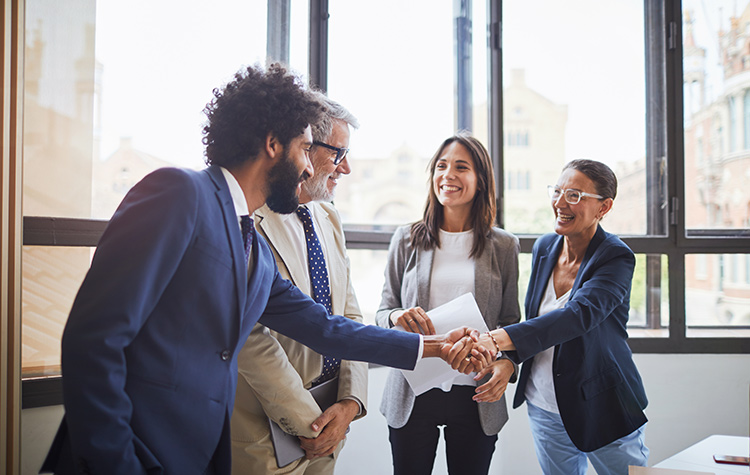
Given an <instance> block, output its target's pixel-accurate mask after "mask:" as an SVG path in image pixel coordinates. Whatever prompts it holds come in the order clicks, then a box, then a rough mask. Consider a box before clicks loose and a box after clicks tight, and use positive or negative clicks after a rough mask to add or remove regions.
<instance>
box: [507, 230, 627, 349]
mask: <svg viewBox="0 0 750 475" xmlns="http://www.w3.org/2000/svg"><path fill="white" fill-rule="evenodd" d="M634 269H635V256H634V255H633V252H632V251H631V250H630V249H629V248H628V247H626V246H625V245H624V244H623V245H612V244H611V243H610V242H606V241H605V242H604V243H602V244H601V245H600V248H599V249H598V250H597V251H596V252H595V253H594V255H593V257H592V258H591V260H590V262H589V263H588V264H586V268H585V269H582V270H580V271H582V272H583V275H582V277H581V280H582V284H581V286H580V288H578V289H577V290H576V291H575V293H574V294H573V296H572V297H571V299H570V300H569V301H568V303H567V304H566V305H565V306H564V307H563V308H561V309H558V310H554V311H552V312H549V313H546V314H544V315H540V316H538V317H535V318H530V319H528V320H526V321H524V322H521V323H518V324H515V325H510V326H508V327H506V328H505V331H507V332H508V336H509V337H510V339H511V340H512V341H513V344H514V345H515V347H516V353H515V354H516V355H517V359H518V361H519V362H520V361H526V360H527V359H529V358H531V357H533V356H534V355H536V354H537V353H539V352H541V351H544V350H545V349H547V348H550V347H552V346H555V345H559V344H561V343H565V342H567V341H570V340H572V339H574V338H577V337H579V336H581V335H583V334H585V333H587V332H588V331H590V330H591V329H592V328H594V327H596V326H597V325H599V324H601V323H602V322H603V321H604V320H605V319H606V318H608V317H609V316H610V315H611V314H612V313H613V311H614V310H615V308H617V307H618V306H619V305H623V304H624V303H627V298H628V295H629V293H630V285H631V281H632V278H633V272H634ZM529 292H531V289H529Z"/></svg>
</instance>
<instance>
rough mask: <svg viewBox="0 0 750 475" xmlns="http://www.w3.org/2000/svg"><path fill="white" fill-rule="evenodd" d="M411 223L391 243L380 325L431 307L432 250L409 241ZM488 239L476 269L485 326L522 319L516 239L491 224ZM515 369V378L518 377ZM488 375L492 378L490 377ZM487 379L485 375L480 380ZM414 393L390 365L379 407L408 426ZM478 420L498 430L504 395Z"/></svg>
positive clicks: (397, 424)
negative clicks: (411, 310)
mask: <svg viewBox="0 0 750 475" xmlns="http://www.w3.org/2000/svg"><path fill="white" fill-rule="evenodd" d="M410 229H411V226H410V225H409V226H402V227H400V228H398V229H397V230H396V232H395V233H394V235H393V238H392V239H391V244H390V246H389V248H388V262H387V264H386V269H385V284H384V285H383V295H382V298H381V301H380V309H379V310H378V311H377V313H376V315H375V320H376V322H377V324H378V325H380V326H382V327H386V328H390V327H392V326H393V323H392V322H391V319H390V315H391V313H392V312H393V311H395V310H400V309H405V308H411V307H417V306H419V307H422V308H424V309H425V310H429V309H428V308H427V305H428V303H429V301H430V279H431V276H432V261H433V255H434V252H433V251H432V250H425V249H414V248H412V246H411V244H410V242H409V241H410V235H411V233H410ZM489 239H490V242H489V243H488V245H487V246H486V247H485V249H484V252H483V253H482V255H481V256H479V257H478V258H476V265H475V270H474V298H475V299H476V301H477V305H478V306H479V310H480V311H481V312H482V316H483V317H484V320H485V321H486V322H487V327H488V328H490V329H495V328H499V327H503V326H505V325H510V324H512V323H517V322H518V321H520V319H521V313H520V309H519V304H518V253H519V250H520V247H519V243H518V238H516V237H515V236H513V235H512V234H510V233H508V232H506V231H503V230H502V229H499V228H493V229H492V233H491V236H490V238H489ZM517 370H518V368H517V367H516V373H515V374H514V375H513V378H512V380H511V382H515V379H516V374H518V371H517ZM486 379H489V377H488V378H486ZM482 382H484V380H483V381H482ZM414 399H415V395H414V392H413V391H412V390H411V387H410V386H409V383H408V382H407V381H406V379H405V378H404V377H403V375H402V374H401V371H398V370H391V372H390V374H389V375H388V380H387V381H386V384H385V390H384V392H383V400H382V403H381V405H380V412H382V413H383V415H384V416H385V418H386V420H387V422H388V425H389V426H391V427H394V428H401V427H403V426H404V425H406V422H407V421H408V420H409V416H410V415H411V411H412V408H413V407H414ZM479 419H480V422H481V424H482V429H483V431H484V433H485V434H487V435H495V434H497V433H498V432H500V429H502V428H503V426H504V425H505V423H506V422H507V420H508V409H507V406H506V404H505V396H504V395H503V397H502V398H501V399H500V400H499V401H496V402H493V403H479Z"/></svg>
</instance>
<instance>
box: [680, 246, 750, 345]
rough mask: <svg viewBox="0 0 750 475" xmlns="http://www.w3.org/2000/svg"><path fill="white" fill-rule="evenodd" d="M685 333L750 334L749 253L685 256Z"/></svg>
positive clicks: (742, 335)
mask: <svg viewBox="0 0 750 475" xmlns="http://www.w3.org/2000/svg"><path fill="white" fill-rule="evenodd" d="M685 311H686V318H687V321H686V322H687V328H688V329H687V336H688V337H704V336H706V337H719V336H722V337H743V338H747V337H750V254H688V255H687V256H685Z"/></svg>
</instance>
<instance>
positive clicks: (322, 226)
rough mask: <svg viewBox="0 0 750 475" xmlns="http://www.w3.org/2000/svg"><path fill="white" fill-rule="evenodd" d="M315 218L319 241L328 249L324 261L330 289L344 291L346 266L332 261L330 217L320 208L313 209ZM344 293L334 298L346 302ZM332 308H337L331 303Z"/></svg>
mask: <svg viewBox="0 0 750 475" xmlns="http://www.w3.org/2000/svg"><path fill="white" fill-rule="evenodd" d="M315 216H316V218H318V219H317V220H316V221H315V224H316V226H317V228H318V232H319V233H320V236H319V238H320V241H321V245H322V243H324V242H325V243H326V244H327V248H328V260H327V261H326V267H327V268H328V280H329V281H330V285H331V289H346V288H347V285H346V265H345V263H344V262H343V261H342V260H341V259H334V258H333V256H334V255H335V253H336V248H335V246H336V244H337V243H336V236H335V235H334V232H333V223H331V217H330V215H329V214H328V212H327V211H326V210H325V209H323V208H322V207H320V206H317V207H316V209H315ZM346 295H347V294H346V292H338V293H336V296H337V297H339V299H340V300H344V301H345V300H346ZM342 297H343V299H342ZM332 304H333V307H334V308H338V306H337V305H336V304H335V303H333V302H332Z"/></svg>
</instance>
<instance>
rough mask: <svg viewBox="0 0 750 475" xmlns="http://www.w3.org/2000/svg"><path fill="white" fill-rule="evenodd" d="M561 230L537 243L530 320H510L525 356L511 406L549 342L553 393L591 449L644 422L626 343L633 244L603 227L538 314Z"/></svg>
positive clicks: (576, 435) (577, 438) (574, 435)
mask: <svg viewBox="0 0 750 475" xmlns="http://www.w3.org/2000/svg"><path fill="white" fill-rule="evenodd" d="M562 244H563V237H562V236H559V235H556V234H547V235H544V236H542V237H540V238H539V239H538V240H537V241H536V243H534V249H533V252H532V270H531V277H530V279H529V288H528V291H527V294H526V318H527V320H526V321H524V322H521V323H519V324H516V325H510V326H507V327H505V330H506V331H507V332H508V335H509V336H510V339H511V340H512V341H513V343H514V345H515V346H516V351H515V352H509V355H508V356H509V357H510V358H511V359H515V360H516V362H518V363H520V362H522V361H525V363H524V364H523V366H522V368H521V377H520V379H519V382H518V388H517V389H516V396H515V400H514V403H513V407H518V406H520V405H521V404H523V402H524V400H525V387H526V383H527V382H528V380H529V375H530V374H531V366H532V364H533V359H531V358H532V357H533V356H534V355H536V354H537V353H540V352H542V351H544V350H546V349H547V348H550V347H552V346H554V347H555V352H554V359H553V363H552V373H553V380H554V384H555V395H556V397H557V404H558V406H559V409H560V416H561V418H562V420H563V424H564V425H565V430H566V431H567V432H568V435H569V436H570V439H571V440H572V441H573V443H574V444H575V445H576V447H578V448H579V449H580V450H582V451H584V452H590V451H592V450H596V449H598V448H600V447H603V446H605V445H607V444H609V443H610V442H613V441H615V440H617V439H619V438H620V437H623V436H625V435H627V434H630V433H631V432H633V431H634V430H635V429H637V428H639V427H640V426H642V425H643V424H644V423H645V422H646V416H645V414H644V413H643V409H645V407H646V404H647V403H648V401H647V399H646V392H645V390H644V388H643V383H642V381H641V377H640V375H639V374H638V369H637V368H636V367H635V363H634V362H633V357H632V353H631V351H630V347H629V346H628V344H627V338H628V334H627V328H626V326H627V322H628V310H629V308H630V286H631V281H632V278H633V270H634V268H635V256H634V255H633V252H632V251H631V250H630V248H628V247H627V246H626V245H625V243H623V242H622V241H621V240H620V238H618V237H617V236H615V235H614V234H609V233H607V232H605V231H604V230H603V229H602V228H601V227H598V229H597V231H596V234H595V235H594V238H593V239H592V240H591V243H590V244H589V247H588V249H587V250H586V254H585V256H584V258H583V262H581V265H580V267H579V269H578V275H577V277H576V279H575V282H574V283H573V288H572V289H571V293H570V299H569V301H568V303H567V304H566V305H565V306H564V307H563V308H561V309H558V310H555V311H552V312H549V313H547V314H545V315H540V316H537V314H538V313H539V305H540V303H541V300H542V297H543V295H544V292H545V289H546V287H547V282H548V281H549V278H550V275H551V274H552V270H553V269H554V267H555V264H556V263H557V258H558V256H559V255H560V251H561V249H562Z"/></svg>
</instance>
